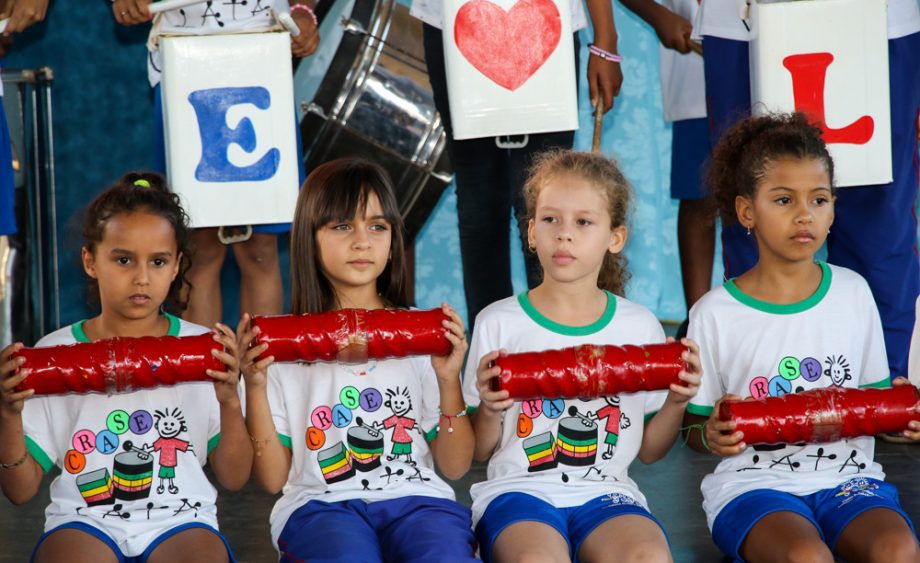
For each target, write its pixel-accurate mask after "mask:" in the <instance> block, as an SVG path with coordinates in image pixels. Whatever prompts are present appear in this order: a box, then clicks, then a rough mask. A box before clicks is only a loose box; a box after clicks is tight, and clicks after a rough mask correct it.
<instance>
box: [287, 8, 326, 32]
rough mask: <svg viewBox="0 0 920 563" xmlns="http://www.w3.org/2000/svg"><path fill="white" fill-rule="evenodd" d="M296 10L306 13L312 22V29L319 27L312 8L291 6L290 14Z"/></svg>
mask: <svg viewBox="0 0 920 563" xmlns="http://www.w3.org/2000/svg"><path fill="white" fill-rule="evenodd" d="M297 10H300V11H302V12H306V13H308V14H309V15H310V19H312V20H313V27H319V21H318V20H317V19H316V14H315V13H314V12H313V8H311V7H310V6H307V5H306V4H291V12H296V11H297Z"/></svg>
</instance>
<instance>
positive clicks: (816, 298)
mask: <svg viewBox="0 0 920 563" xmlns="http://www.w3.org/2000/svg"><path fill="white" fill-rule="evenodd" d="M709 174H710V175H709V184H710V186H711V189H712V193H713V197H714V199H715V201H716V204H717V205H718V209H719V212H720V214H721V215H722V219H723V221H725V222H731V223H737V224H738V225H739V226H740V228H741V229H742V230H743V231H744V232H746V235H745V236H748V237H750V238H751V239H752V240H754V241H755V242H756V244H757V247H758V250H759V259H758V261H757V263H756V264H755V265H754V267H753V268H751V269H750V270H748V271H747V272H746V273H744V274H742V275H741V276H739V277H737V278H732V279H730V280H728V281H727V282H725V284H724V285H723V286H722V287H718V288H715V289H713V290H712V291H711V292H709V293H708V294H706V295H705V296H704V297H703V298H702V299H701V300H700V301H699V302H698V303H697V304H696V306H694V308H693V309H692V310H691V312H690V337H691V338H693V339H695V340H697V341H698V342H699V343H700V349H701V354H700V356H701V359H702V361H703V369H704V370H705V375H704V377H703V382H702V384H701V385H700V391H699V393H698V395H697V397H696V398H695V399H694V400H693V402H692V404H691V405H690V406H689V407H688V408H687V411H688V416H687V418H688V424H690V425H692V426H693V428H694V430H693V431H689V432H690V436H689V437H690V443H691V444H692V445H693V446H694V447H695V448H696V449H698V450H700V451H706V450H709V449H710V448H711V451H712V452H713V453H715V454H717V455H720V456H723V457H725V459H723V460H722V462H721V463H720V464H719V466H718V467H717V468H716V470H715V472H713V473H711V474H709V475H707V476H706V477H705V478H704V479H703V484H702V492H703V509H704V510H705V512H706V517H707V521H708V524H709V527H710V529H711V530H712V535H713V540H714V541H715V543H716V545H718V546H719V548H720V549H721V550H722V551H723V552H725V553H726V554H727V555H729V556H730V557H733V558H735V559H736V560H746V561H788V560H790V559H793V560H801V561H815V562H819V561H820V562H827V563H831V562H832V561H834V558H835V556H836V557H841V558H842V559H845V560H846V561H880V562H881V561H885V562H889V561H891V562H893V561H920V549H918V545H917V538H916V536H915V535H914V531H913V525H912V524H911V521H910V519H909V518H908V516H907V514H905V512H904V510H903V509H902V508H901V505H900V503H899V501H898V494H897V491H896V490H895V488H894V486H893V485H891V484H889V483H886V482H885V481H884V479H885V474H884V473H883V472H882V468H881V466H880V465H879V464H878V463H876V462H875V461H874V449H875V441H874V438H872V437H862V438H851V439H846V440H838V441H836V442H832V443H826V444H777V445H767V446H759V445H755V446H753V447H748V444H746V443H745V442H744V436H743V435H742V433H741V432H738V431H735V427H734V423H733V422H730V421H725V422H723V421H720V420H719V418H718V413H719V403H720V401H721V400H724V399H728V398H731V399H738V398H740V397H753V398H755V399H760V398H763V397H766V396H779V395H783V394H785V393H793V392H799V391H803V390H809V389H820V388H824V387H845V388H856V387H888V386H889V380H888V364H887V360H886V355H885V342H884V340H883V337H882V326H881V321H880V320H879V314H878V310H877V309H876V308H875V302H874V301H873V299H872V293H871V292H870V291H869V287H868V285H867V284H866V281H865V280H864V279H863V278H862V277H860V276H859V275H858V274H856V273H855V272H853V271H851V270H848V269H846V268H842V267H838V266H832V265H828V264H825V263H823V262H816V261H815V253H816V252H817V251H818V249H819V248H820V247H821V245H822V244H823V243H824V239H825V238H826V237H827V233H828V231H829V230H830V228H831V223H832V222H833V220H834V199H835V191H836V190H835V188H834V163H833V160H831V157H830V155H829V154H828V152H827V147H826V146H825V145H824V141H823V140H822V138H821V131H820V129H818V128H817V127H815V126H813V125H811V124H810V123H809V122H808V120H807V118H806V117H805V116H804V115H802V114H786V115H767V116H764V117H757V118H749V119H747V120H745V121H742V122H741V123H739V124H737V125H736V126H734V127H733V128H731V129H730V130H729V131H728V132H727V133H726V134H725V135H724V137H723V138H722V140H721V141H720V142H719V145H718V146H717V147H716V150H715V151H714V152H713V156H712V167H711V170H710V173H709ZM899 381H900V383H906V380H903V379H901V380H899ZM695 429H699V430H700V431H699V432H697V431H695ZM905 435H906V436H908V437H910V438H912V439H914V440H917V439H918V438H920V421H913V422H911V423H910V429H909V430H907V431H906V432H905Z"/></svg>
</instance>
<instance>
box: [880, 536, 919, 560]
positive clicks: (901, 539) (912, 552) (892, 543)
mask: <svg viewBox="0 0 920 563" xmlns="http://www.w3.org/2000/svg"><path fill="white" fill-rule="evenodd" d="M869 559H870V560H871V561H885V562H886V563H888V562H891V563H895V562H897V563H900V562H908V561H911V562H917V561H920V545H918V544H917V537H916V536H915V535H914V534H913V533H912V532H910V530H888V531H885V532H883V533H881V534H877V535H876V536H875V538H874V541H873V542H872V545H871V546H870V549H869Z"/></svg>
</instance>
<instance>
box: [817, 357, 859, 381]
mask: <svg viewBox="0 0 920 563" xmlns="http://www.w3.org/2000/svg"><path fill="white" fill-rule="evenodd" d="M824 365H825V366H827V367H826V368H824V375H826V376H828V377H830V378H831V383H833V384H834V385H836V386H837V387H843V384H844V383H846V382H847V381H849V380H851V379H853V376H852V375H850V362H848V361H847V359H846V358H844V357H843V356H842V355H840V356H828V357H827V359H825V360H824Z"/></svg>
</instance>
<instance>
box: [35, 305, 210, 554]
mask: <svg viewBox="0 0 920 563" xmlns="http://www.w3.org/2000/svg"><path fill="white" fill-rule="evenodd" d="M169 320H170V329H169V335H171V336H192V335H196V334H202V333H205V332H208V329H206V328H204V327H202V326H198V325H194V324H191V323H187V322H185V321H182V320H180V319H178V318H176V317H173V316H170V317H169ZM86 341H88V339H87V338H86V335H85V334H84V332H83V322H79V323H77V324H74V325H72V326H69V327H65V328H62V329H60V330H57V331H55V332H52V333H51V334H49V335H47V336H45V337H44V338H42V339H41V340H40V341H39V342H38V344H37V346H38V347H44V346H57V345H65V344H73V343H75V342H86ZM22 421H23V427H24V430H25V435H26V445H27V446H28V449H29V453H30V454H31V455H32V457H34V458H35V459H36V461H38V462H39V464H41V466H42V468H43V469H44V470H45V471H48V470H50V469H51V468H52V467H53V466H55V465H57V466H58V467H60V468H61V470H62V471H61V475H60V476H58V477H57V478H56V479H55V480H54V481H53V482H52V483H51V504H49V505H48V508H46V509H45V531H46V532H47V531H49V530H52V529H54V528H56V527H58V526H60V525H62V524H65V523H68V522H80V523H83V524H88V525H90V526H92V527H94V528H97V529H99V530H101V531H102V532H103V533H105V534H106V535H108V536H109V537H110V538H111V539H112V541H114V542H115V544H116V545H118V547H119V549H121V551H122V552H123V553H124V554H125V555H127V556H136V555H140V554H141V553H143V552H144V550H145V549H146V548H147V546H149V545H150V543H151V542H152V541H153V540H155V539H156V538H157V537H159V536H160V535H162V534H163V533H164V532H166V531H167V530H169V529H172V528H175V527H176V526H181V525H183V524H189V523H193V522H194V523H196V524H205V525H208V526H211V527H213V528H215V529H216V528H217V507H216V505H215V500H216V498H217V491H216V490H215V489H214V487H213V486H212V485H211V483H210V482H209V481H208V478H207V476H205V473H204V470H203V469H202V468H203V467H204V464H205V463H206V462H207V455H208V453H210V451H211V450H213V449H214V448H215V447H216V446H217V442H218V440H219V438H220V404H219V403H218V402H217V397H216V396H215V394H214V385H213V384H212V383H210V382H196V383H183V384H182V385H176V386H172V387H157V388H154V389H143V390H139V391H134V392H132V393H125V394H121V395H111V396H109V395H103V394H97V393H91V394H85V395H77V394H68V395H47V396H40V397H34V398H32V399H29V400H27V401H26V402H25V407H24V408H23V411H22Z"/></svg>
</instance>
